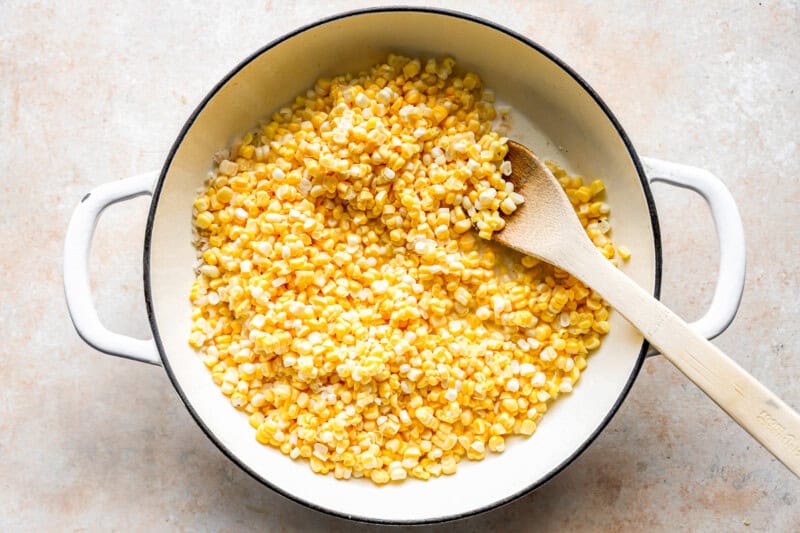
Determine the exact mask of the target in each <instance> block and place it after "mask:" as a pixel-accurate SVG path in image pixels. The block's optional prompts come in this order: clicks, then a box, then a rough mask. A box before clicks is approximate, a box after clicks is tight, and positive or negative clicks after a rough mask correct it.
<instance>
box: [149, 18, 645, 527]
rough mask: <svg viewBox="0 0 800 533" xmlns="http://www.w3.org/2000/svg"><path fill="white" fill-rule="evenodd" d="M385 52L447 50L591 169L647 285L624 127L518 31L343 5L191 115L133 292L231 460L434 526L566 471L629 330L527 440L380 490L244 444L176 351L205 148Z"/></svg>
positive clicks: (202, 374) (345, 505)
mask: <svg viewBox="0 0 800 533" xmlns="http://www.w3.org/2000/svg"><path fill="white" fill-rule="evenodd" d="M389 52H402V53H405V54H408V55H413V56H433V57H442V56H445V55H450V56H452V57H454V58H455V59H456V61H457V63H458V65H459V66H460V67H461V68H465V69H470V70H474V71H475V72H477V73H479V74H480V75H481V77H482V78H483V80H484V82H485V84H486V86H487V87H490V88H492V89H494V90H495V92H496V94H497V96H498V99H500V100H502V101H504V102H506V103H508V104H510V105H511V106H512V107H513V108H514V118H513V127H512V130H511V134H510V136H511V137H512V138H514V139H515V140H517V141H520V142H522V143H523V144H525V145H527V146H530V147H532V148H533V149H534V150H535V151H536V152H537V153H538V154H539V156H540V157H542V158H543V159H552V160H554V161H556V162H558V163H559V164H561V165H562V166H564V167H565V168H566V169H567V170H569V171H570V172H573V173H578V174H581V175H584V176H586V177H602V178H603V179H604V181H605V183H606V188H607V202H608V203H609V204H610V205H611V207H612V212H611V221H612V225H613V227H614V240H615V242H617V243H620V244H625V245H627V246H628V247H629V248H630V249H631V250H632V251H633V252H634V256H633V258H632V259H631V260H630V261H629V262H627V263H626V264H625V265H624V266H623V269H624V271H625V273H626V274H627V275H628V276H630V277H631V278H633V279H634V280H635V281H636V282H637V283H639V284H640V285H641V286H642V287H644V288H646V289H648V290H649V291H655V290H656V287H657V278H658V275H659V272H660V265H659V255H658V254H659V252H658V251H657V250H658V245H657V243H656V240H657V238H658V237H657V235H658V231H657V228H655V227H654V221H655V216H654V213H655V211H654V208H653V206H652V201H651V200H650V197H649V190H648V189H647V186H646V184H645V180H644V175H643V173H642V172H639V171H638V170H637V162H636V159H635V155H634V153H633V151H632V149H631V148H630V147H629V146H628V145H627V143H626V140H625V137H624V133H623V132H622V130H621V129H620V128H619V127H618V125H616V124H615V121H614V120H613V118H612V117H611V116H610V114H609V113H608V112H607V111H606V110H604V108H603V106H602V104H600V103H599V101H598V100H597V99H596V98H595V97H594V96H593V95H592V93H591V92H589V91H588V90H587V89H588V88H587V87H586V86H585V84H583V83H582V82H581V81H579V79H578V78H577V77H576V76H575V75H574V74H571V73H570V72H569V71H567V70H566V69H565V68H564V67H562V66H560V65H559V64H558V63H557V62H556V61H554V60H553V59H551V58H550V57H548V55H547V54H546V53H544V52H543V51H540V50H538V49H537V48H535V47H534V46H533V45H532V44H531V43H529V42H527V41H525V40H524V39H522V38H521V37H518V36H515V35H512V34H510V33H505V32H503V31H500V30H498V29H496V28H494V27H492V26H490V25H487V24H484V23H482V22H480V21H475V20H472V19H468V18H463V17H460V16H456V15H452V14H444V13H435V12H425V11H416V10H410V11H405V10H401V11H374V12H366V13H357V14H349V15H344V16H341V17H340V18H336V19H333V20H329V21H326V22H324V23H320V24H318V25H315V26H312V27H309V28H307V29H304V30H300V31H299V32H297V33H295V34H293V35H292V36H290V37H288V38H285V39H283V40H280V41H278V42H277V43H274V44H273V45H270V46H269V47H267V48H266V49H264V50H263V51H261V52H259V53H258V54H256V55H255V56H254V57H253V58H251V59H250V60H248V61H247V62H245V63H244V64H243V65H241V66H240V67H239V68H238V69H237V70H235V71H234V72H233V73H232V74H231V76H230V77H229V78H228V79H227V80H225V81H224V82H223V83H222V84H221V85H220V86H219V87H218V89H217V90H215V91H214V92H212V95H211V96H210V98H209V99H208V100H207V101H206V102H204V104H202V105H201V106H200V108H198V110H197V111H196V113H195V115H194V116H193V117H192V119H190V122H189V123H188V124H187V127H186V129H185V131H184V132H183V135H182V136H181V137H179V139H178V141H177V142H176V145H175V147H174V149H173V154H172V156H171V157H170V158H169V159H168V161H167V163H166V165H165V167H164V171H163V172H162V176H161V179H160V180H159V182H158V185H157V187H156V191H155V193H154V200H153V205H152V208H151V213H150V221H149V224H148V233H147V237H146V243H147V244H146V250H145V255H146V257H145V262H146V264H145V277H146V280H147V281H148V283H146V291H147V301H148V310H149V312H150V318H151V322H152V325H153V328H154V334H155V338H156V341H157V344H158V346H159V349H160V352H161V355H162V360H163V363H164V366H165V367H166V369H167V371H168V373H169V375H170V377H171V379H172V380H173V383H174V385H175V387H176V388H177V390H178V391H179V393H180V394H181V396H182V398H183V399H184V401H185V402H186V404H187V406H188V407H189V408H190V410H191V411H192V413H193V415H194V416H195V417H196V419H197V420H198V422H199V423H200V424H201V426H203V428H204V429H205V431H206V432H207V433H208V434H209V436H211V437H212V439H213V440H214V441H215V442H216V443H217V444H218V445H219V446H220V447H221V448H222V449H223V450H224V451H225V452H226V454H228V455H229V456H230V457H231V458H233V459H234V460H235V461H236V462H237V463H238V464H239V465H240V466H242V467H243V468H245V469H246V470H248V471H249V472H250V473H251V474H252V475H254V476H256V477H257V478H259V479H261V480H262V481H265V482H266V483H268V484H269V485H270V486H272V487H273V488H275V489H277V490H279V491H280V492H282V493H284V494H286V495H288V496H290V497H292V498H294V499H297V500H300V501H303V502H305V503H307V504H309V505H312V506H314V507H317V508H320V509H322V510H326V511H329V512H334V513H337V514H340V515H344V516H348V517H353V518H357V519H364V520H371V521H389V522H420V521H437V520H445V519H449V518H454V517H458V516H462V515H465V514H471V513H474V512H477V511H479V510H482V509H486V508H489V507H492V506H495V505H497V504H499V503H501V502H504V501H508V500H510V499H513V498H514V497H515V496H518V495H520V494H523V493H525V492H527V491H528V490H530V489H531V488H533V487H535V486H538V485H540V484H541V483H543V482H544V481H545V480H547V479H548V478H549V477H550V476H552V475H553V474H554V473H556V472H558V471H559V470H560V469H561V468H562V467H563V466H565V465H566V464H568V463H569V462H570V461H571V460H572V459H573V458H574V457H575V456H576V455H577V454H578V453H580V451H582V450H583V449H584V448H585V446H587V445H588V444H589V443H590V441H591V440H592V439H593V437H594V436H595V435H596V434H597V433H598V432H599V431H600V430H602V428H603V427H604V426H605V424H606V423H607V422H608V420H609V418H610V416H611V415H612V414H613V413H614V412H615V411H616V407H617V406H618V405H619V403H620V402H621V401H622V399H623V398H624V396H625V394H626V392H627V390H628V388H629V387H630V385H631V383H632V381H633V379H634V377H635V375H636V373H637V371H638V369H639V367H640V365H641V361H642V358H643V339H642V337H641V335H639V333H638V332H636V331H635V330H634V329H633V328H632V327H631V326H629V325H628V323H627V322H625V321H624V320H623V319H622V318H621V317H619V316H618V315H616V314H614V313H612V316H611V333H610V334H609V335H608V336H607V337H606V338H605V340H604V342H603V345H602V347H601V348H600V349H599V350H598V351H597V352H595V353H594V354H592V356H591V357H590V359H589V366H588V368H587V370H586V372H585V373H584V375H583V376H582V379H581V381H580V383H579V384H578V386H577V387H576V389H575V391H574V392H573V393H572V394H570V395H566V396H563V397H561V398H559V400H558V401H556V402H555V404H554V405H553V406H552V408H551V409H550V410H549V411H548V413H547V414H546V416H545V417H544V419H543V420H542V423H541V424H540V426H539V429H538V430H537V432H536V433H535V434H534V436H533V437H531V438H529V439H525V438H522V437H518V438H512V439H509V441H508V443H507V446H506V451H505V452H503V453H502V454H499V455H495V454H490V455H489V456H488V457H487V458H486V459H485V460H484V461H481V462H471V461H466V460H465V461H462V463H461V464H460V465H459V469H458V473H457V474H456V475H455V476H443V477H441V478H438V479H432V480H430V481H427V482H422V481H418V480H408V481H406V482H404V483H401V484H390V485H388V486H383V487H376V486H375V485H373V484H372V483H370V482H369V481H365V480H350V481H346V482H342V481H337V480H335V479H334V478H333V476H319V475H316V474H313V473H312V472H311V470H310V469H309V467H308V465H307V464H306V463H305V462H302V461H299V462H295V461H292V460H290V459H289V458H288V457H286V456H284V455H282V454H281V453H280V452H278V451H277V450H274V449H272V448H268V447H265V446H262V445H261V444H259V443H258V442H256V440H255V437H254V431H253V429H252V428H251V427H250V426H249V424H248V423H247V420H246V417H245V415H244V414H242V413H241V412H239V411H237V410H236V409H234V408H233V407H232V406H231V405H230V403H229V401H228V399H227V398H226V397H224V396H223V395H222V394H221V393H220V392H219V388H218V387H217V386H216V385H214V383H213V382H212V381H211V378H210V375H209V372H208V370H207V369H206V368H205V366H204V365H203V364H202V362H201V359H200V357H199V355H198V354H197V353H196V352H195V351H194V350H192V349H191V348H190V347H189V345H188V344H187V336H188V334H189V331H190V325H191V321H190V304H189V300H188V294H189V290H190V287H191V284H192V281H193V278H194V274H193V270H192V265H193V264H194V262H195V258H196V253H195V249H194V248H193V246H192V244H191V216H192V200H193V197H194V194H195V191H196V190H197V189H198V187H200V186H202V183H203V180H204V179H205V177H206V175H207V173H208V171H209V170H210V168H211V164H212V160H211V156H212V154H213V153H214V152H215V151H217V150H219V149H220V148H222V147H225V146H227V145H228V144H229V143H230V141H231V140H232V139H233V138H234V137H235V136H237V135H241V134H242V133H243V132H244V131H246V130H248V129H251V128H252V127H254V126H255V125H256V123H257V121H258V120H259V119H262V118H265V117H268V116H269V115H270V114H271V113H272V112H274V111H275V110H276V109H277V108H279V107H281V106H283V105H285V104H286V103H287V102H290V101H291V100H292V99H293V97H294V96H295V95H296V94H299V93H301V92H304V91H305V90H306V89H307V88H309V87H310V86H311V85H312V84H313V83H314V82H315V81H316V80H317V79H318V78H319V77H321V76H327V75H335V74H338V73H344V72H348V71H358V70H360V69H363V68H366V67H368V66H370V65H372V64H375V63H377V62H379V61H382V60H384V59H385V57H386V55H387V54H388V53H389Z"/></svg>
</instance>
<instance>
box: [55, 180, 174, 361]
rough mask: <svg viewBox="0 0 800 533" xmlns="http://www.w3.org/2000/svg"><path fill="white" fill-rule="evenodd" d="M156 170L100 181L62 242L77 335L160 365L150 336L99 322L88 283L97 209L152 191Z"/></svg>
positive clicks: (121, 354)
mask: <svg viewBox="0 0 800 533" xmlns="http://www.w3.org/2000/svg"><path fill="white" fill-rule="evenodd" d="M157 177H158V172H148V173H146V174H140V175H138V176H134V177H132V178H127V179H124V180H119V181H114V182H111V183H106V184H103V185H100V186H99V187H97V188H96V189H94V190H93V191H92V192H90V193H89V194H87V195H86V196H84V197H83V199H81V202H80V203H79V204H78V206H77V207H76V208H75V211H74V212H73V213H72V218H71V219H70V221H69V226H67V237H66V240H65V243H64V295H65V296H66V299H67V308H68V309H69V315H70V318H72V323H73V324H74V325H75V330H76V331H77V332H78V335H80V337H81V338H82V339H83V340H84V341H85V342H86V343H87V344H88V345H90V346H92V347H93V348H95V349H97V350H99V351H101V352H105V353H107V354H110V355H116V356H119V357H124V358H126V359H133V360H135V361H142V362H144V363H150V364H151V365H161V358H160V357H159V354H158V349H157V348H156V344H155V341H153V339H148V340H142V339H135V338H133V337H128V336H126V335H121V334H119V333H114V332H112V331H110V330H108V329H106V327H105V326H104V325H103V324H102V323H101V322H100V318H99V317H98V316H97V310H96V309H95V306H94V302H93V301H92V293H91V287H90V285H89V251H90V250H91V245H92V237H93V236H94V229H95V226H96V225H97V219H98V218H99V217H100V213H102V212H103V210H104V209H105V208H106V207H108V206H110V205H111V204H114V203H117V202H122V201H124V200H129V199H131V198H135V197H137V196H142V195H144V194H149V195H152V194H153V183H154V182H155V180H156V178H157Z"/></svg>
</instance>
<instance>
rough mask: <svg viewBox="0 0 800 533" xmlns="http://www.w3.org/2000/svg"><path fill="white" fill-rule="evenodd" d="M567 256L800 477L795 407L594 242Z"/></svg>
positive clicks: (570, 266) (564, 261)
mask: <svg viewBox="0 0 800 533" xmlns="http://www.w3.org/2000/svg"><path fill="white" fill-rule="evenodd" d="M570 252H574V250H571V251H570ZM567 255H570V256H571V257H566V256H567ZM564 256H565V257H562V258H561V261H560V264H561V265H563V267H564V268H565V269H566V270H567V271H569V272H570V273H572V274H573V275H574V276H575V277H577V278H578V279H580V280H581V281H583V282H584V283H586V284H587V285H589V286H590V287H592V288H593V289H594V290H596V291H597V292H598V293H600V294H601V295H603V297H604V298H605V299H606V301H607V302H608V303H609V304H611V306H612V307H613V308H614V309H616V310H617V311H618V312H619V313H620V314H621V315H622V316H624V317H625V318H626V319H627V320H628V321H629V322H630V323H631V324H633V326H634V327H636V328H637V329H638V330H639V331H640V332H641V333H642V335H644V337H645V338H646V339H647V340H648V341H650V342H651V343H652V344H653V345H654V346H655V347H656V348H658V349H659V350H660V351H661V353H662V354H663V355H664V356H665V357H666V358H667V359H669V360H670V361H672V363H673V364H674V365H675V366H677V367H678V368H679V369H680V370H681V372H683V373H684V374H685V375H686V377H688V378H689V379H691V380H692V381H693V382H694V383H695V384H696V385H697V386H698V387H700V389H702V390H703V392H705V393H706V394H707V395H708V396H709V397H710V398H711V399H712V400H714V402H716V403H717V405H719V406H720V407H721V408H722V409H723V410H725V412H727V413H728V414H729V415H730V416H731V417H732V418H733V419H734V420H736V422H738V423H739V425H740V426H742V427H743V428H744V429H745V430H747V431H748V432H749V433H750V435H752V436H753V437H754V438H755V439H756V440H757V441H758V442H760V443H761V444H762V445H763V446H764V447H765V448H766V449H768V450H769V451H770V452H772V454H773V455H774V456H775V457H776V458H778V460H780V461H781V462H782V463H783V464H784V465H786V466H787V467H788V468H789V470H791V471H792V472H794V474H795V475H796V476H798V477H800V415H798V413H797V412H796V411H794V410H793V409H792V408H791V407H789V406H788V405H787V404H786V403H784V402H783V401H782V400H781V399H780V398H778V397H777V396H776V395H775V394H774V393H773V392H772V391H770V390H769V389H767V388H766V387H765V386H764V385H762V384H761V383H759V382H758V381H757V380H756V379H755V378H754V377H753V376H751V375H750V374H748V373H747V372H746V371H745V370H744V369H743V368H742V367H740V366H739V365H738V364H736V362H735V361H733V359H731V358H730V357H728V356H727V355H725V354H724V353H723V352H722V351H720V350H719V348H717V347H716V346H714V345H713V344H711V343H710V342H709V341H708V340H706V339H705V338H703V337H701V336H700V335H699V334H697V333H696V332H695V331H694V330H692V329H691V328H690V327H689V325H688V324H686V322H684V321H683V320H681V319H680V318H679V317H678V316H677V315H676V314H675V313H673V312H672V311H670V310H669V309H668V308H667V307H665V306H664V305H663V304H662V303H661V302H659V301H658V300H656V299H655V298H653V297H652V296H651V295H650V294H648V293H647V292H646V291H645V290H644V289H642V288H641V287H639V285H637V284H636V283H635V282H634V281H632V280H631V279H630V278H628V277H627V276H626V275H625V274H623V273H622V272H621V271H620V270H619V269H617V268H615V267H614V266H613V265H612V264H610V263H609V262H608V261H607V260H606V259H605V258H604V257H603V256H602V255H601V254H600V253H598V252H597V250H595V249H594V248H593V247H592V249H591V250H589V249H584V250H583V253H577V254H574V253H570V254H564Z"/></svg>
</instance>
